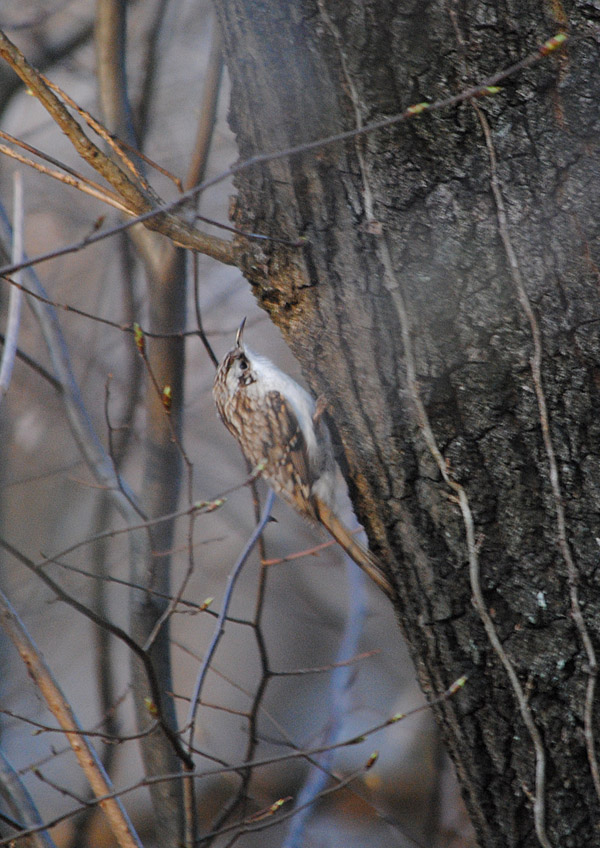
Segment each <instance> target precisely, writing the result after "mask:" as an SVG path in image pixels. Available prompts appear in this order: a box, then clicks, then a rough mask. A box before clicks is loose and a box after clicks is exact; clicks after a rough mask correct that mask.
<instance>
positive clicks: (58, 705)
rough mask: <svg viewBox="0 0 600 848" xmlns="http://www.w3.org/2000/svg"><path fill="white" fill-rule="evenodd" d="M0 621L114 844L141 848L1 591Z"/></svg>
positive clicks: (96, 758) (72, 716)
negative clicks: (59, 730) (60, 731)
mask: <svg viewBox="0 0 600 848" xmlns="http://www.w3.org/2000/svg"><path fill="white" fill-rule="evenodd" d="M0 620H1V622H2V626H3V628H4V631H5V633H6V634H7V636H8V637H9V638H10V639H11V641H12V643H13V644H14V646H15V648H16V649H17V650H18V652H19V655H20V657H21V659H22V660H23V662H24V663H25V665H26V667H27V671H28V672H29V675H30V677H31V678H32V680H33V681H34V683H35V685H36V687H37V689H38V691H39V692H40V694H41V695H42V697H43V698H44V700H45V702H46V704H47V706H48V709H49V710H50V712H51V713H52V715H53V716H54V717H55V718H56V720H57V721H58V723H59V724H60V726H61V727H62V728H64V732H65V736H66V737H67V739H68V741H69V743H70V745H71V748H72V749H73V753H74V754H75V756H76V757H77V760H78V762H79V765H80V767H81V770H82V771H83V773H84V774H85V776H86V778H87V780H88V782H89V784H90V786H91V788H92V790H93V792H94V795H95V796H96V800H97V802H98V803H99V804H100V806H101V808H102V810H103V811H104V813H105V815H106V817H107V819H108V821H109V823H110V827H111V829H112V832H113V834H114V836H115V839H116V840H117V843H118V844H119V845H120V846H121V848H142V843H141V842H140V840H139V838H138V836H137V834H136V832H135V830H134V828H133V825H132V824H131V822H130V821H129V817H128V816H127V813H126V812H125V809H124V807H123V806H122V804H121V801H120V800H119V799H118V798H116V797H114V796H113V787H112V785H111V783H110V781H109V780H108V777H107V775H106V774H105V772H104V769H103V768H102V764H101V762H100V760H99V758H98V755H97V754H96V752H95V750H94V749H93V748H92V746H91V745H90V744H89V743H88V741H87V739H86V738H85V736H84V735H82V733H81V731H80V730H79V723H78V721H77V719H76V717H75V715H74V714H73V711H72V709H71V707H70V705H69V703H68V701H67V699H66V698H65V696H64V695H63V693H62V692H61V690H60V688H59V686H58V684H57V683H56V681H55V680H54V677H53V675H52V672H51V671H50V668H49V667H48V666H47V665H46V663H45V661H44V659H43V658H42V656H41V654H40V652H39V651H38V649H37V647H36V646H35V644H34V643H33V641H32V639H31V638H30V636H29V635H28V633H27V631H26V630H25V627H24V626H23V624H22V623H21V621H20V619H19V617H18V615H17V613H16V611H15V610H14V608H13V607H12V605H11V603H10V601H9V600H8V598H7V597H6V596H5V595H4V593H2V592H0ZM73 728H78V730H77V732H75V733H73ZM107 796H110V797H107Z"/></svg>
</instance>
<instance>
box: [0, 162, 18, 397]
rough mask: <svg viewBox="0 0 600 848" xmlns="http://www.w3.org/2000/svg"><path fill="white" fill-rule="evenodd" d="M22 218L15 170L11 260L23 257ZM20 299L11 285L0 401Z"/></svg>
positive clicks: (9, 369)
mask: <svg viewBox="0 0 600 848" xmlns="http://www.w3.org/2000/svg"><path fill="white" fill-rule="evenodd" d="M23 220H24V216H23V178H22V176H21V172H20V171H16V172H15V174H14V181H13V238H12V260H13V262H20V261H21V260H22V259H23ZM19 277H20V274H19ZM22 300H23V294H22V292H21V291H20V290H19V289H17V288H15V287H14V286H13V287H11V290H10V300H9V304H8V319H7V322H6V336H5V342H4V348H3V350H2V362H1V364H0V401H1V400H2V398H3V397H4V395H5V394H6V392H7V391H8V387H9V386H10V379H11V377H12V372H13V366H14V364H15V356H16V353H17V342H18V339H19V327H20V325H21V303H22Z"/></svg>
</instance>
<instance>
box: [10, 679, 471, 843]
mask: <svg viewBox="0 0 600 848" xmlns="http://www.w3.org/2000/svg"><path fill="white" fill-rule="evenodd" d="M466 680H467V678H466V677H459V678H458V679H457V680H455V681H454V683H453V684H452V685H451V686H449V687H448V689H446V691H445V692H443V693H442V694H441V695H438V696H437V697H436V698H432V699H431V700H429V701H428V703H426V704H421V705H420V706H418V707H415V708H414V709H412V710H408V711H407V712H405V713H397V714H396V715H394V716H392V717H391V718H389V719H387V720H386V721H384V722H380V723H379V724H377V725H375V726H374V727H371V728H369V729H368V730H366V731H364V732H363V733H362V734H361V735H360V736H352V737H350V738H348V739H344V740H342V741H341V742H338V743H336V744H335V745H331V746H329V747H330V748H346V747H348V746H352V745H359V744H361V743H362V742H364V741H365V739H366V738H367V737H368V736H371V735H372V734H374V733H378V732H379V731H380V730H384V729H385V728H386V727H390V725H393V724H396V723H398V722H400V721H404V720H405V719H408V718H410V717H411V716H413V715H417V714H418V713H421V712H423V711H425V710H428V709H430V708H431V707H432V706H435V705H436V704H440V703H442V702H443V701H447V700H449V699H450V698H453V697H454V696H455V695H456V694H457V692H459V691H460V690H461V689H462V688H463V686H464V685H465V683H466ZM325 750H328V747H327V746H325V747H323V746H320V747H316V748H310V749H309V750H302V751H290V752H288V753H286V754H280V755H276V756H271V757H264V758H262V759H260V760H254V761H253V762H251V763H243V764H241V765H232V766H221V767H219V768H214V769H208V770H206V771H202V772H200V771H193V772H190V773H189V775H188V776H189V777H193V778H194V779H197V780H206V779H209V778H211V777H214V776H216V775H222V774H231V773H237V772H239V771H240V769H241V768H252V769H254V768H260V767H266V766H270V765H276V764H278V763H286V762H289V761H290V760H298V759H306V758H307V757H312V756H314V755H315V754H321V753H323V751H325ZM203 756H204V755H203ZM171 780H181V774H180V773H179V772H174V773H173V774H159V775H151V776H146V777H144V778H142V779H141V780H138V781H135V783H133V784H130V785H129V786H125V787H122V788H121V789H119V790H118V791H115V792H111V793H108V794H107V795H105V796H103V797H101V798H96V800H95V802H94V803H96V804H99V803H101V802H103V801H105V800H107V799H110V798H115V797H123V796H124V795H127V794H129V793H130V792H135V791H136V790H138V789H139V788H140V787H142V786H150V785H152V784H154V783H164V782H167V781H171ZM78 813H79V810H70V811H69V812H67V813H63V814H61V815H58V816H56V817H55V818H53V819H52V820H50V821H47V822H46V823H45V824H44V825H39V826H37V827H30V828H28V829H27V830H26V831H22V832H21V833H20V834H19V836H20V837H25V836H29V835H30V834H32V833H38V832H39V831H40V830H43V829H45V828H46V829H47V828H52V827H55V826H56V825H57V824H60V823H61V822H63V821H65V820H67V819H69V818H71V817H73V816H75V815H77V814H78ZM12 839H13V837H8V838H6V839H0V848H2V847H3V846H4V845H8V844H9V843H10V842H11V841H12Z"/></svg>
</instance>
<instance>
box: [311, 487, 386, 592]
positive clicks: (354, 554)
mask: <svg viewBox="0 0 600 848" xmlns="http://www.w3.org/2000/svg"><path fill="white" fill-rule="evenodd" d="M315 507H316V512H317V515H318V518H319V520H320V521H321V523H322V524H323V526H324V527H326V528H327V530H329V532H330V533H331V535H332V536H333V538H334V539H335V540H336V542H338V543H339V544H340V545H341V546H342V548H343V549H344V550H345V551H346V553H347V554H348V556H349V557H350V558H351V559H353V560H354V562H355V563H356V564H357V565H358V566H360V568H362V570H363V571H364V572H365V574H368V575H369V577H370V578H371V580H373V581H374V582H375V583H377V585H378V586H379V588H380V589H382V590H383V591H384V592H385V593H386V595H387V596H388V598H392V599H393V598H394V597H395V592H394V589H393V588H392V584H391V583H390V581H389V580H388V578H387V577H386V576H385V574H384V573H383V571H382V569H381V566H380V564H379V560H378V559H377V557H376V556H375V555H374V554H372V553H371V551H369V550H367V548H365V547H364V546H363V545H361V543H360V542H359V541H358V540H357V539H355V538H354V536H353V535H352V533H350V531H349V530H348V528H347V527H346V525H345V524H343V523H342V522H341V521H340V519H339V518H338V517H337V515H336V514H335V512H334V511H333V510H332V509H331V507H328V506H327V504H325V503H323V501H321V500H319V499H316V503H315Z"/></svg>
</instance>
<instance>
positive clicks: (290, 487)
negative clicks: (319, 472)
mask: <svg viewBox="0 0 600 848" xmlns="http://www.w3.org/2000/svg"><path fill="white" fill-rule="evenodd" d="M266 405H267V409H266V411H265V424H266V426H265V433H266V438H268V441H269V443H268V444H267V443H265V445H264V448H265V454H266V457H265V458H266V459H267V468H266V469H265V477H267V478H268V479H270V480H271V482H272V483H273V485H274V488H275V489H276V491H278V493H279V494H281V495H282V496H283V497H284V498H285V499H286V500H287V501H289V502H290V503H291V504H292V505H293V506H295V508H296V509H297V510H299V511H300V512H302V513H304V514H305V515H306V516H307V517H308V518H316V515H315V509H314V505H313V501H312V495H311V488H312V479H311V473H310V465H309V461H308V449H307V446H306V440H305V438H304V434H303V432H302V428H301V427H300V424H299V422H298V418H297V417H296V414H295V412H294V410H293V409H292V407H291V406H290V404H289V403H287V402H286V400H285V398H284V397H283V395H282V394H281V393H280V392H278V391H275V390H272V391H270V392H268V393H267V395H266ZM267 434H268V435H267Z"/></svg>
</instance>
